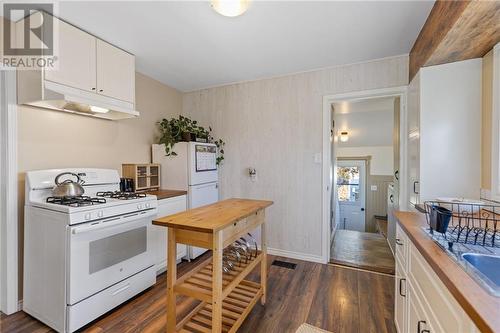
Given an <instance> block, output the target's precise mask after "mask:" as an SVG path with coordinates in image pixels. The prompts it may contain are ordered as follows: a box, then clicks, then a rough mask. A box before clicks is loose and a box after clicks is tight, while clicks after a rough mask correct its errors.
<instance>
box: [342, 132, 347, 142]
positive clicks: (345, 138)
mask: <svg viewBox="0 0 500 333" xmlns="http://www.w3.org/2000/svg"><path fill="white" fill-rule="evenodd" d="M347 141H349V133H347V131H343V132H340V142H347Z"/></svg>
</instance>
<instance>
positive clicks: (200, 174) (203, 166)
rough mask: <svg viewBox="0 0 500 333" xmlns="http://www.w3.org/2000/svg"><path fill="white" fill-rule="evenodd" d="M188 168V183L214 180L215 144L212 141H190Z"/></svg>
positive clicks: (193, 183)
mask: <svg viewBox="0 0 500 333" xmlns="http://www.w3.org/2000/svg"><path fill="white" fill-rule="evenodd" d="M188 168H189V170H188V172H189V185H199V184H206V183H212V182H216V181H217V179H218V173H217V146H216V145H215V144H213V143H200V142H190V143H189V153H188Z"/></svg>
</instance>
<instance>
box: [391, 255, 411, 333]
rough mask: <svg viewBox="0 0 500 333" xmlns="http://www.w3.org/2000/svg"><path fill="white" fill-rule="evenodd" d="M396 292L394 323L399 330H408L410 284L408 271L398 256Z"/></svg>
mask: <svg viewBox="0 0 500 333" xmlns="http://www.w3.org/2000/svg"><path fill="white" fill-rule="evenodd" d="M395 283H396V293H395V294H394V298H395V307H394V324H395V325H396V330H397V331H398V332H400V333H401V332H406V331H407V330H408V328H407V326H408V325H407V322H406V317H407V312H408V305H407V303H408V301H407V300H408V297H407V295H408V285H407V280H406V272H405V269H404V267H403V265H402V264H401V262H400V261H399V259H398V258H396V276H395Z"/></svg>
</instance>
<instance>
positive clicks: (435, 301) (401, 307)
mask: <svg viewBox="0 0 500 333" xmlns="http://www.w3.org/2000/svg"><path fill="white" fill-rule="evenodd" d="M396 228H397V230H396V232H397V234H398V236H399V238H400V239H401V240H402V242H404V244H405V246H396V256H395V257H396V276H395V294H394V298H395V308H394V322H395V325H396V330H397V331H398V332H399V333H407V332H408V333H470V332H479V330H478V329H477V328H476V327H475V325H474V323H473V322H472V320H471V319H470V318H469V316H468V315H467V314H466V313H465V311H464V310H463V309H462V307H461V306H460V305H459V304H458V302H457V301H456V300H455V298H454V297H453V295H451V293H450V292H449V291H448V289H447V288H446V286H445V285H444V284H443V283H442V282H441V280H440V279H439V277H438V276H437V274H436V273H435V272H434V271H433V269H432V268H431V266H430V265H429V264H428V263H427V262H426V261H425V259H424V258H423V257H422V255H421V254H420V252H419V251H418V249H417V248H416V247H415V245H414V244H413V243H412V242H411V241H410V239H409V238H408V237H407V235H406V234H405V233H404V231H403V230H402V229H401V227H400V226H399V225H398V226H397V227H396ZM401 259H402V260H401Z"/></svg>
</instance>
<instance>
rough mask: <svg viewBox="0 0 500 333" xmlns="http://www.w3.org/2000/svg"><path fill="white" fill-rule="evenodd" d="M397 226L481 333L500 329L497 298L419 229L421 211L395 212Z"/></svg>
mask: <svg viewBox="0 0 500 333" xmlns="http://www.w3.org/2000/svg"><path fill="white" fill-rule="evenodd" d="M394 215H395V216H396V218H397V220H398V223H399V225H400V226H401V227H402V228H403V230H404V231H405V232H406V234H407V235H408V237H409V238H410V240H411V241H412V242H413V244H414V245H415V247H416V248H417V249H418V251H419V252H420V253H421V254H422V256H423V257H424V258H425V260H426V261H427V263H429V265H430V266H431V267H432V269H433V270H434V272H436V274H437V275H438V276H439V278H440V279H441V281H442V282H443V283H444V285H445V286H446V287H447V288H448V290H449V291H450V293H451V294H452V295H453V297H455V299H456V300H457V302H458V303H459V304H460V305H461V306H462V308H463V309H464V311H465V312H466V313H467V314H468V315H469V317H470V318H471V319H472V321H473V322H474V324H475V325H476V326H477V328H479V329H480V330H481V332H500V298H499V297H494V296H492V295H490V294H489V293H488V292H487V291H486V290H485V289H483V287H481V286H480V285H479V284H478V283H477V282H476V281H475V280H474V279H473V278H472V277H470V276H469V274H467V272H465V270H464V269H463V268H462V267H461V266H460V265H459V264H457V263H456V262H455V261H453V259H452V258H450V257H449V256H448V255H447V254H446V253H445V252H444V251H443V249H442V248H441V247H439V246H438V245H437V244H436V243H435V242H434V241H433V240H432V239H431V238H430V237H429V236H428V235H427V234H426V233H425V231H424V230H422V227H423V226H427V222H426V220H425V216H424V215H423V214H421V213H412V212H395V213H394Z"/></svg>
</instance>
